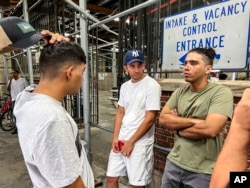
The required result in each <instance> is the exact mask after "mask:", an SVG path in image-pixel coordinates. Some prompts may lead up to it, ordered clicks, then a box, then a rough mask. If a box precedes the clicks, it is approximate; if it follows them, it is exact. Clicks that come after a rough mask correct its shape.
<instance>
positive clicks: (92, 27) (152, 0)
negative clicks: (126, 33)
mask: <svg viewBox="0 0 250 188" xmlns="http://www.w3.org/2000/svg"><path fill="white" fill-rule="evenodd" d="M158 1H159V0H148V1H146V2H144V3H142V4H139V5H137V6H134V7H133V8H130V9H128V10H125V11H123V12H120V13H118V14H116V15H114V16H111V17H109V18H107V19H105V20H102V21H100V22H97V23H95V24H93V25H91V26H90V27H89V28H90V29H94V28H96V27H98V26H99V25H103V24H105V23H108V22H110V21H112V20H114V19H115V18H120V17H122V16H125V15H128V14H130V13H131V12H135V11H137V10H140V9H142V8H145V7H147V6H149V5H152V4H154V3H156V2H158Z"/></svg>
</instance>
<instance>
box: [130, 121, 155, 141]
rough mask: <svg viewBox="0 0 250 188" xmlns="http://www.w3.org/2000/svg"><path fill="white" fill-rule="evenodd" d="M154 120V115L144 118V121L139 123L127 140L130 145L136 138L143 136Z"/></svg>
mask: <svg viewBox="0 0 250 188" xmlns="http://www.w3.org/2000/svg"><path fill="white" fill-rule="evenodd" d="M154 122H155V117H151V118H145V119H144V121H143V122H142V123H141V125H140V126H139V128H138V129H137V130H136V132H135V133H134V135H133V136H132V137H131V138H130V139H129V140H128V141H129V142H130V144H131V145H134V144H135V143H136V141H137V140H139V139H140V138H141V137H143V136H144V135H145V134H146V133H147V132H148V130H149V129H150V128H151V127H152V125H153V124H154Z"/></svg>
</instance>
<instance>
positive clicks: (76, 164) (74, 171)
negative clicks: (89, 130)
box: [14, 85, 94, 188]
mask: <svg viewBox="0 0 250 188" xmlns="http://www.w3.org/2000/svg"><path fill="white" fill-rule="evenodd" d="M34 87H35V86H34V85H32V86H30V87H27V88H26V89H25V91H23V92H21V93H20V94H19V95H18V97H17V99H16V103H15V107H14V114H15V116H16V124H17V128H18V137H19V143H20V146H21V149H22V153H23V156H24V161H25V164H26V166H27V168H28V171H29V175H30V178H31V180H32V183H33V185H34V187H35V188H38V187H41V188H44V187H46V188H52V187H56V188H58V187H65V186H67V185H70V184H72V183H73V182H74V181H75V180H76V179H77V178H78V177H79V176H81V178H82V181H83V182H84V184H85V186H86V187H88V188H94V176H93V172H92V169H91V167H90V164H89V162H88V160H87V156H86V154H85V151H84V147H83V146H82V145H81V144H80V146H82V149H81V155H80V157H79V153H78V151H79V150H78V149H77V144H79V141H80V139H79V135H78V128H77V125H76V123H75V122H74V120H73V119H72V117H71V116H70V115H69V114H68V112H67V111H66V110H65V109H64V108H63V106H62V104H61V103H60V102H59V101H57V100H55V99H53V98H51V97H49V96H47V95H42V94H36V93H31V92H29V91H32V90H33V89H34Z"/></svg>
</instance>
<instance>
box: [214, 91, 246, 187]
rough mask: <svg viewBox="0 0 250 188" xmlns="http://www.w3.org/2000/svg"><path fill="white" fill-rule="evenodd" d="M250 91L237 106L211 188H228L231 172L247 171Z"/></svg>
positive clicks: (244, 94) (215, 169)
mask: <svg viewBox="0 0 250 188" xmlns="http://www.w3.org/2000/svg"><path fill="white" fill-rule="evenodd" d="M249 101H250V89H246V90H245V91H244V93H243V95H242V98H241V100H240V102H239V103H238V104H237V106H236V108H235V110H234V115H233V119H232V122H231V125H230V129H229V132H228V135H227V137H226V140H225V143H224V145H223V148H222V151H221V153H220V155H219V157H218V159H217V161H216V165H215V168H214V171H213V174H212V178H211V182H210V188H226V187H227V186H228V185H229V177H230V172H244V171H247V168H249V166H248V162H247V160H248V148H249V145H250V118H249V116H250V103H249Z"/></svg>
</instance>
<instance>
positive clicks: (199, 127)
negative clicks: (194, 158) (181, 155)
mask: <svg viewBox="0 0 250 188" xmlns="http://www.w3.org/2000/svg"><path fill="white" fill-rule="evenodd" d="M209 131H210V130H209V128H208V127H207V126H206V125H205V121H204V122H202V123H199V124H196V125H194V126H192V127H188V128H186V129H182V130H179V131H178V132H179V135H180V136H182V137H184V138H188V139H192V140H199V139H202V138H208V137H211V136H210V134H209Z"/></svg>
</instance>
